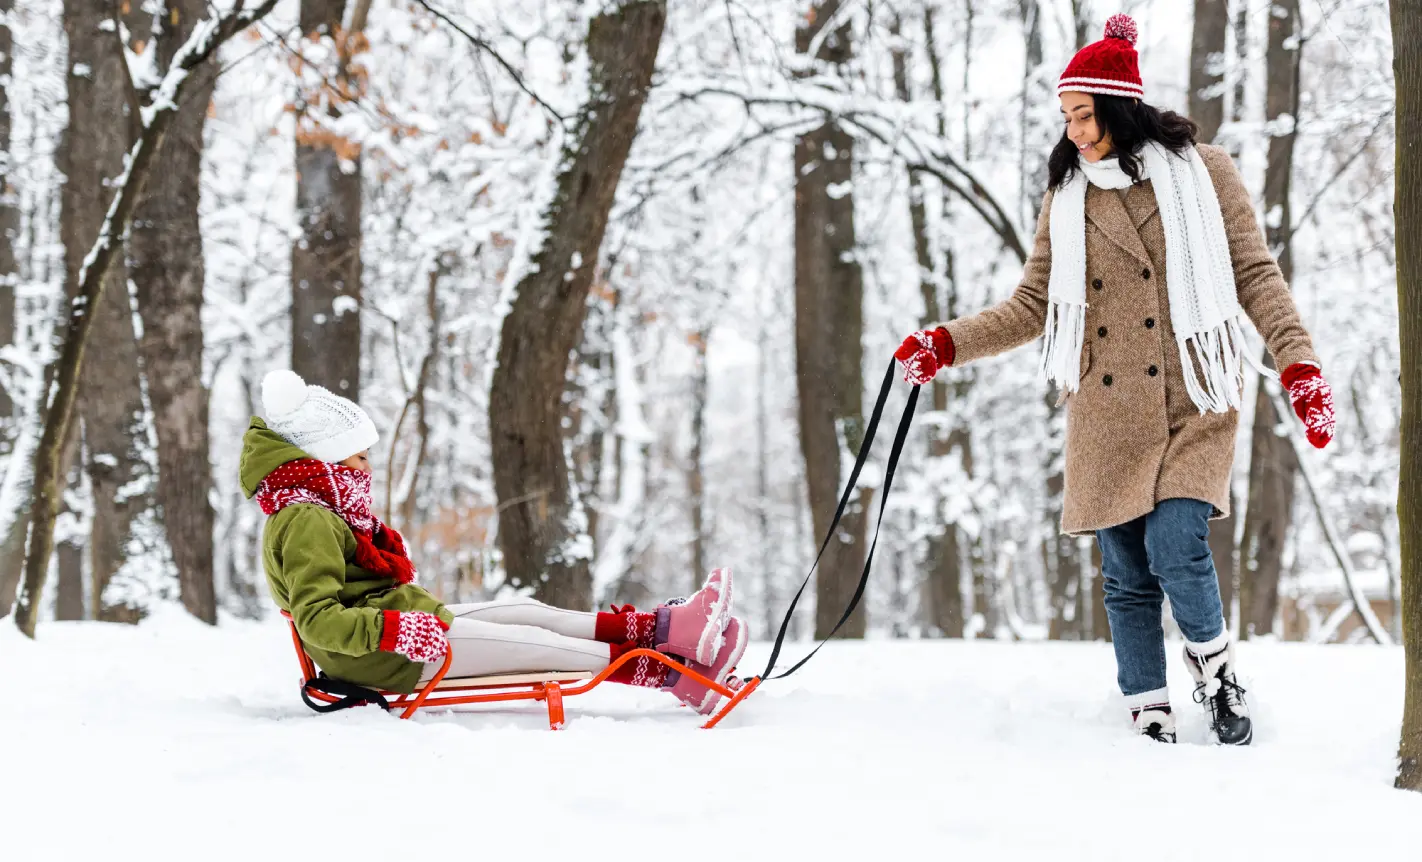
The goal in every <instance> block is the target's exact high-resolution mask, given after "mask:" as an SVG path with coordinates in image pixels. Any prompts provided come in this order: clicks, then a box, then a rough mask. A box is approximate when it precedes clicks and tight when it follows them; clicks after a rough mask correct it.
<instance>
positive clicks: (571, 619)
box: [449, 597, 597, 641]
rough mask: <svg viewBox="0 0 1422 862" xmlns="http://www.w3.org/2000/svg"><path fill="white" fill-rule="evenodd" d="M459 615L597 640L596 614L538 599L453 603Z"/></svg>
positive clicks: (452, 606)
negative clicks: (556, 605)
mask: <svg viewBox="0 0 1422 862" xmlns="http://www.w3.org/2000/svg"><path fill="white" fill-rule="evenodd" d="M449 610H450V612H451V613H453V614H454V616H455V618H456V619H462V620H476V621H478V622H484V623H499V624H500V625H506V626H535V627H537V628H540V629H547V630H548V631H550V632H557V633H558V634H560V635H563V636H565V637H570V638H582V639H583V640H589V641H590V640H596V638H595V637H593V635H594V634H595V629H596V626H597V614H593V613H588V612H586V611H570V610H565V609H563V608H555V607H553V606H552V605H545V604H544V603H543V602H540V601H538V600H537V599H532V598H526V597H520V598H516V599H504V600H501V601H496V602H475V603H472V604H464V605H450V606H449Z"/></svg>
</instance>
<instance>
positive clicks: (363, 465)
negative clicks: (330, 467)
mask: <svg viewBox="0 0 1422 862" xmlns="http://www.w3.org/2000/svg"><path fill="white" fill-rule="evenodd" d="M340 463H341V464H342V466H345V467H350V468H351V469H353V470H359V471H361V472H362V473H369V472H370V450H369V449H366V450H365V451H363V452H357V453H355V454H354V455H352V456H351V457H349V458H347V459H346V460H344V461H341V462H340Z"/></svg>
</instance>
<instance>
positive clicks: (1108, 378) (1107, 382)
mask: <svg viewBox="0 0 1422 862" xmlns="http://www.w3.org/2000/svg"><path fill="white" fill-rule="evenodd" d="M1101 383H1102V384H1103V385H1105V386H1110V385H1111V375H1109V374H1107V375H1106V376H1105V377H1103V378H1101Z"/></svg>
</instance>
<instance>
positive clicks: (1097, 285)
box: [1091, 278, 1101, 290]
mask: <svg viewBox="0 0 1422 862" xmlns="http://www.w3.org/2000/svg"><path fill="white" fill-rule="evenodd" d="M1091 286H1092V287H1094V288H1096V289H1097V290H1100V289H1101V279H1099V278H1094V279H1092V280H1091Z"/></svg>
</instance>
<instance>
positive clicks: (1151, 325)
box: [1146, 317, 1155, 329]
mask: <svg viewBox="0 0 1422 862" xmlns="http://www.w3.org/2000/svg"><path fill="white" fill-rule="evenodd" d="M1146 329H1155V318H1154V317H1147V318H1146Z"/></svg>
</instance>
